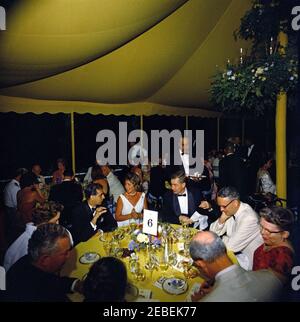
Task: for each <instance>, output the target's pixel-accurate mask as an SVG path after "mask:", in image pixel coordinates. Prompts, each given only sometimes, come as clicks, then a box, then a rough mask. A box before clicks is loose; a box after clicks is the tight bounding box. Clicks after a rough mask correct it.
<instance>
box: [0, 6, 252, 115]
mask: <svg viewBox="0 0 300 322" xmlns="http://www.w3.org/2000/svg"><path fill="white" fill-rule="evenodd" d="M249 5H250V0H243V1H240V0H90V1H84V0H51V1H50V0H44V1H37V0H27V1H20V2H19V1H17V2H16V3H15V5H12V6H11V7H10V8H9V10H7V30H6V31H2V32H0V87H1V89H0V111H1V112H9V111H14V112H17V113H25V112H29V111H31V112H34V113H43V112H48V113H57V112H66V113H69V112H77V113H86V112H89V113H92V114H116V115H119V114H126V115H130V114H136V115H151V114H165V115H174V114H175V115H194V116H205V117H209V116H212V117H216V116H218V115H219V113H217V112H215V111H213V109H212V107H211V106H210V104H209V88H210V81H211V76H212V75H213V74H214V72H215V71H216V65H218V66H220V67H222V66H224V64H225V63H226V61H227V60H228V59H230V60H231V61H235V60H237V59H238V58H239V48H240V47H243V48H245V49H246V48H247V44H246V43H245V42H235V41H234V39H233V31H234V30H235V29H236V28H238V26H239V24H240V18H241V17H242V16H243V14H244V13H245V11H246V10H247V9H248V8H249Z"/></svg>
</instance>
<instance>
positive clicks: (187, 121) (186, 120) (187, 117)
mask: <svg viewBox="0 0 300 322" xmlns="http://www.w3.org/2000/svg"><path fill="white" fill-rule="evenodd" d="M185 129H186V130H188V129H189V116H188V115H186V116H185Z"/></svg>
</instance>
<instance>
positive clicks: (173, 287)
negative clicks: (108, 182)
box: [61, 225, 237, 302]
mask: <svg viewBox="0 0 300 322" xmlns="http://www.w3.org/2000/svg"><path fill="white" fill-rule="evenodd" d="M172 229H173V230H178V229H182V228H181V226H180V225H172ZM189 230H190V238H191V237H192V236H193V235H194V234H195V233H196V232H197V230H195V229H193V228H189ZM133 236H134V234H133V232H132V231H130V228H129V227H128V228H127V230H126V228H118V229H117V230H115V231H114V232H107V233H103V232H101V233H99V232H97V233H96V234H95V235H94V236H93V237H91V238H90V239H89V240H88V241H86V242H81V243H79V244H77V245H76V247H74V248H73V249H72V250H71V252H70V256H69V258H68V260H67V261H66V263H65V265H64V267H63V268H62V271H61V276H69V277H76V278H78V279H81V280H84V278H85V277H86V275H87V273H88V271H89V269H90V267H91V265H92V264H93V262H94V261H96V260H98V259H99V258H101V257H105V256H115V257H118V258H119V259H121V260H122V261H123V262H124V264H125V265H126V268H127V276H128V289H127V294H126V301H128V302H135V301H140V302H186V301H191V295H192V293H194V291H195V290H196V289H197V288H198V287H199V286H200V285H201V283H203V281H204V279H203V277H201V276H200V275H199V272H198V270H197V269H196V268H195V267H193V266H189V269H190V270H191V271H189V273H191V275H190V274H185V273H186V271H185V272H184V266H183V265H182V263H187V262H189V263H190V264H189V265H191V263H192V260H191V259H190V258H189V256H188V254H186V252H184V243H183V242H180V241H178V240H177V242H173V243H171V244H170V243H169V248H168V249H166V247H164V246H163V243H162V245H161V246H158V247H153V246H148V247H143V248H142V249H140V250H135V252H133V251H131V252H130V251H129V250H128V247H129V244H130V242H131V243H132V239H133ZM149 237H150V236H149ZM152 238H153V237H152ZM150 239H151V237H150ZM156 240H157V239H156ZM135 242H136V240H135ZM108 245H109V247H108ZM116 248H117V249H118V251H117V252H116V251H115V250H116ZM166 251H167V252H168V254H167V257H169V255H170V254H171V253H173V254H176V255H175V260H174V258H173V262H169V263H167V265H162V263H161V261H163V260H165V259H166ZM182 253H183V254H182ZM228 255H229V256H230V258H231V259H232V261H233V263H234V264H237V260H236V258H235V256H234V254H233V253H232V252H230V251H229V252H228ZM150 258H152V259H153V258H154V259H156V260H157V263H156V264H157V265H152V269H149V266H147V263H148V264H149V259H150ZM167 261H168V260H167ZM134 262H135V264H136V263H138V267H139V273H140V274H136V272H135V270H133V269H132V267H133V265H132V264H133V263H134ZM164 264H165V263H164ZM153 266H154V268H153ZM150 267H151V266H150ZM69 298H70V300H71V301H72V302H82V301H83V299H84V298H83V295H82V294H79V293H73V294H69Z"/></svg>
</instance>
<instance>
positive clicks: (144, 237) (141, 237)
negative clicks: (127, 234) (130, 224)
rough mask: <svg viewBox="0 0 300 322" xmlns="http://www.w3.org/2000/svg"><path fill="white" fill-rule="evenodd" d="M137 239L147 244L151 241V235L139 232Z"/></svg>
mask: <svg viewBox="0 0 300 322" xmlns="http://www.w3.org/2000/svg"><path fill="white" fill-rule="evenodd" d="M136 240H137V241H138V242H139V243H145V244H148V243H149V237H148V236H147V235H145V234H143V233H141V234H138V236H137V238H136Z"/></svg>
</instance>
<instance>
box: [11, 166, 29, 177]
mask: <svg viewBox="0 0 300 322" xmlns="http://www.w3.org/2000/svg"><path fill="white" fill-rule="evenodd" d="M27 172H28V170H27V169H25V168H19V169H17V170H16V171H15V175H14V178H16V177H18V176H23V175H24V174H26V173H27Z"/></svg>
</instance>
